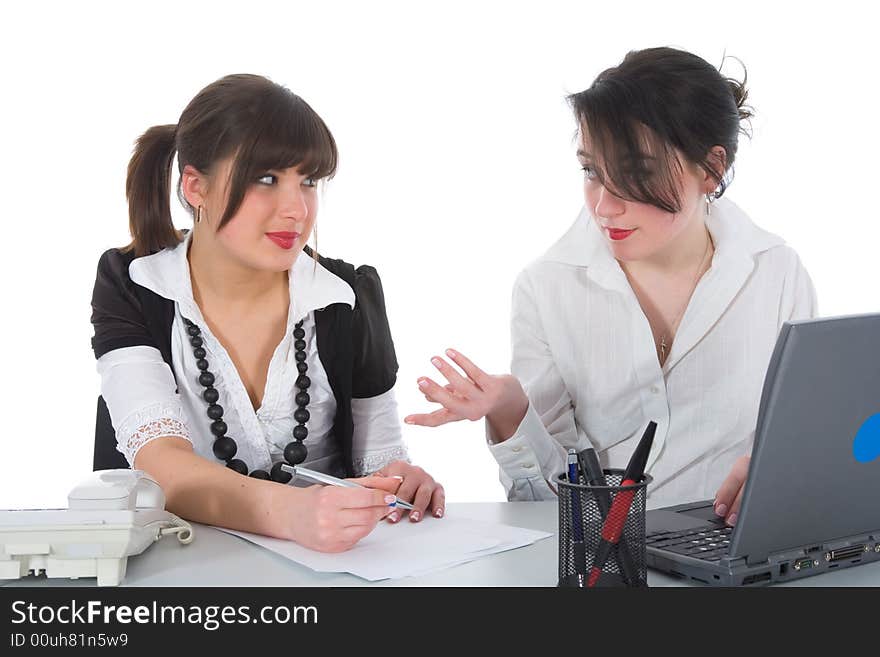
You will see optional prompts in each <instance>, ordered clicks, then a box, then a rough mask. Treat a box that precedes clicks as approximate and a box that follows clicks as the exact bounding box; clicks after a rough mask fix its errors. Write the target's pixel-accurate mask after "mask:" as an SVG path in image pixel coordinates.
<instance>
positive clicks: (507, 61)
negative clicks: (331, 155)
mask: <svg viewBox="0 0 880 657" xmlns="http://www.w3.org/2000/svg"><path fill="white" fill-rule="evenodd" d="M427 4H428V3H418V2H401V3H382V2H367V3H357V4H356V3H351V4H343V3H334V2H309V3H299V2H284V3H274V2H254V3H250V2H247V3H246V2H238V3H221V2H211V3H181V2H173V3H171V2H150V3H141V4H140V5H138V4H135V3H94V2H93V3H88V2H76V3H60V2H41V3H39V4H37V5H35V7H36V8H35V9H21V8H20V7H21V3H19V4H17V5H16V6H15V8H14V9H9V8H8V7H5V8H4V10H3V15H2V17H0V67H2V79H0V84H2V99H3V100H2V102H0V130H2V137H3V139H2V157H0V185H2V203H3V205H2V230H3V238H2V248H3V257H2V258H0V281H2V294H3V308H4V310H3V319H2V322H0V331H2V340H0V345H2V349H3V351H2V363H3V371H2V377H0V381H2V383H0V385H2V386H3V389H2V396H0V399H2V411H3V415H2V444H0V508H10V507H39V506H54V505H58V504H64V503H65V495H66V492H67V489H68V488H69V487H70V486H71V484H72V483H74V482H75V481H76V480H78V479H79V478H80V477H81V476H82V475H83V474H85V473H87V472H89V471H90V469H91V458H92V441H93V436H94V433H93V432H94V417H95V399H96V396H97V393H98V380H97V375H96V373H95V368H94V357H93V355H92V352H91V349H90V345H89V339H90V337H91V335H92V328H91V324H90V322H89V315H90V306H89V301H90V298H91V291H92V285H93V282H94V274H95V266H96V264H97V261H98V257H99V255H100V254H101V253H102V252H103V251H104V250H105V249H107V248H109V247H112V246H119V245H122V244H125V243H127V242H128V239H129V238H128V233H127V206H126V202H125V195H124V180H125V171H126V165H127V162H128V159H129V156H130V154H131V147H132V144H133V142H134V140H135V139H136V138H137V137H138V136H139V135H140V134H141V133H142V132H143V131H144V130H146V129H147V128H148V127H150V126H152V125H157V124H163V123H175V122H176V121H177V118H178V117H179V115H180V112H181V111H182V110H183V108H184V106H185V105H186V104H187V102H188V101H189V100H190V99H191V98H192V97H193V96H194V95H195V94H196V93H197V92H198V91H199V90H200V89H201V88H202V87H204V86H205V85H207V84H208V83H210V82H212V81H213V80H215V79H217V78H219V77H221V76H223V75H226V74H228V73H238V72H251V73H259V74H263V75H266V76H268V77H270V78H271V79H272V80H274V81H276V82H278V83H281V84H283V85H285V86H287V87H289V88H290V89H291V90H293V91H294V92H295V93H297V94H299V95H301V96H302V97H304V98H305V99H306V100H307V101H308V102H309V103H310V104H311V105H312V106H313V107H314V108H315V109H316V110H317V111H318V113H319V114H320V115H321V116H322V117H323V118H324V119H325V121H326V122H327V124H328V125H329V126H330V129H331V130H332V131H333V133H334V135H335V137H336V139H337V141H338V144H339V147H340V153H341V164H340V168H339V173H338V176H337V177H336V179H335V180H334V181H333V182H332V183H331V184H330V185H329V186H328V188H327V189H326V192H325V195H324V201H323V205H322V208H321V212H320V215H319V220H318V225H319V248H320V251H321V252H322V253H325V254H327V255H331V256H333V257H342V258H345V259H346V260H348V261H350V262H354V263H356V264H360V263H369V264H373V265H375V266H377V267H378V269H379V271H380V273H381V275H382V278H383V281H384V285H385V294H386V298H387V302H388V311H389V316H390V320H391V327H392V330H393V332H394V336H395V341H396V346H397V353H398V358H399V360H400V364H401V368H400V375H399V382H398V386H397V394H398V398H399V401H400V406H401V417H402V416H403V415H404V414H407V413H410V412H418V411H421V410H423V409H427V408H428V404H427V403H426V402H425V401H424V400H423V399H422V397H421V395H420V394H419V393H418V391H417V387H416V384H415V380H416V377H417V376H419V375H422V374H430V375H432V376H433V372H434V370H433V368H432V367H431V365H430V363H429V358H430V357H431V356H432V355H434V354H437V353H442V350H443V349H444V348H446V347H449V346H452V347H455V348H458V349H460V350H461V351H462V352H464V353H465V354H468V355H471V356H472V357H473V358H474V359H475V360H476V361H477V362H478V363H479V364H481V365H482V366H483V367H484V369H487V370H489V371H492V372H496V373H501V372H504V371H507V369H508V364H509V334H508V313H509V300H510V290H511V286H512V283H513V280H514V277H515V275H516V273H517V272H518V271H519V270H520V269H522V268H523V267H524V266H525V265H526V264H528V263H529V262H530V261H531V260H532V259H534V258H535V257H537V256H538V255H540V253H542V252H543V251H544V250H545V249H546V248H547V247H548V246H549V245H550V244H551V243H552V242H554V241H555V240H556V239H557V238H558V236H559V235H561V234H562V233H563V232H564V230H565V229H566V228H567V227H568V226H569V224H570V223H571V222H572V220H573V219H574V217H575V215H576V214H577V212H578V210H579V208H580V206H581V204H582V197H581V175H580V171H579V169H578V166H577V162H576V159H575V156H574V142H573V135H574V129H575V124H574V121H573V119H572V117H571V114H570V111H569V109H568V107H567V105H566V103H565V101H564V97H565V96H566V94H568V93H570V92H575V91H579V90H581V89H583V88H585V87H587V86H589V84H590V83H591V81H592V80H593V78H594V77H595V76H596V74H597V73H599V72H600V71H601V70H603V69H605V68H607V67H609V66H612V65H614V64H616V63H618V62H619V61H620V59H621V58H622V57H623V56H624V54H625V53H626V52H627V51H628V50H630V49H636V48H644V47H649V46H654V45H672V46H677V47H681V48H685V49H688V50H692V51H693V52H696V53H697V54H699V55H701V56H703V57H704V58H706V59H707V60H708V61H710V62H712V63H715V64H716V65H717V64H720V63H721V61H722V56H723V55H724V53H725V52H726V53H727V54H730V55H735V56H737V57H739V58H740V59H741V60H743V62H745V64H746V66H747V67H748V74H749V77H748V80H749V88H750V99H751V102H752V103H753V105H754V107H755V108H756V110H757V117H756V119H755V120H754V122H753V126H754V138H753V140H752V141H751V142H749V141H743V142H742V143H741V150H740V153H739V156H738V165H739V166H738V167H737V175H736V181H735V183H734V184H733V186H732V187H731V188H730V190H729V192H728V193H729V196H730V198H732V199H733V200H735V201H736V202H737V203H739V204H740V205H741V206H742V207H743V208H744V209H746V210H747V211H748V212H750V213H751V214H752V216H753V217H754V218H755V220H756V221H757V222H758V223H759V224H760V225H762V226H763V227H765V228H767V229H768V230H771V231H773V232H776V233H778V234H781V235H782V236H783V237H785V238H786V240H787V241H788V242H789V243H790V244H791V245H792V246H793V247H794V248H795V249H796V250H797V251H798V252H799V253H800V255H801V258H802V260H803V262H804V264H805V265H806V267H807V269H808V270H809V272H810V273H811V275H812V277H813V280H814V282H815V285H816V288H817V290H818V295H819V303H820V310H821V313H822V314H823V315H834V314H844V313H858V312H868V311H878V310H880V290H878V286H877V275H876V265H875V261H876V252H877V248H878V240H880V225H878V218H880V217H878V212H877V208H876V205H875V204H874V203H873V198H874V194H875V193H876V189H877V169H876V161H877V154H878V152H880V140H878V137H877V130H876V122H877V104H876V86H877V78H878V76H877V64H878V59H880V58H878V56H877V54H876V34H875V32H874V30H875V28H876V25H877V15H876V11H875V10H870V11H873V12H874V15H870V16H869V15H867V14H866V13H865V12H866V11H869V10H866V9H863V7H866V6H869V3H847V2H835V3H833V4H828V3H822V4H810V3H806V4H805V3H797V4H795V3H791V4H790V5H788V4H786V5H785V6H784V7H779V6H778V4H779V3H771V2H743V1H741V0H740V1H738V2H727V3H725V2H699V3H686V2H646V3H634V2H629V3H625V5H626V6H624V7H621V6H620V5H621V3H593V2H587V1H585V0H581V1H579V2H572V3H556V2H549V1H543V2H529V3H512V2H504V3H490V2H470V3H459V2H444V3H430V4H431V6H430V7H428V6H423V5H427ZM723 70H724V72H726V73H729V74H731V75H735V76H739V75H741V69H740V67H739V66H738V64H737V63H736V62H735V61H728V63H727V64H726V65H725V68H724V69H723ZM174 207H175V217H176V221H177V224H178V226H180V227H185V226H188V225H189V223H190V220H189V218H188V215H185V214H184V213H183V212H182V210H181V209H180V208H179V206H177V204H176V202H175V204H174ZM404 432H405V436H406V438H407V441H408V443H409V446H410V452H411V455H412V457H413V460H414V461H415V462H416V463H418V464H421V465H424V466H425V467H426V468H427V469H428V470H429V471H430V472H432V473H433V474H434V475H435V477H436V478H437V479H438V480H440V481H442V482H443V483H444V484H445V485H446V489H447V496H448V499H449V501H454V502H458V501H489V500H502V499H504V493H503V491H502V489H501V486H500V484H499V483H498V481H497V471H496V468H495V465H494V460H493V459H492V458H491V456H490V455H489V453H488V450H487V449H486V447H485V444H484V439H483V429H482V424H481V423H468V422H465V423H458V424H455V425H451V426H448V427H444V428H440V429H433V430H432V429H424V428H419V427H407V426H405V427H404Z"/></svg>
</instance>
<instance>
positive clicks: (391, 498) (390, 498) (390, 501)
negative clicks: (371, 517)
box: [385, 495, 397, 504]
mask: <svg viewBox="0 0 880 657" xmlns="http://www.w3.org/2000/svg"><path fill="white" fill-rule="evenodd" d="M385 504H397V498H396V497H395V496H394V495H386V496H385Z"/></svg>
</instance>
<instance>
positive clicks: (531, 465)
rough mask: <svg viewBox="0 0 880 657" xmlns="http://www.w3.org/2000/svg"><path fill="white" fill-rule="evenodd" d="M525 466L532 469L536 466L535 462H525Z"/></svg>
mask: <svg viewBox="0 0 880 657" xmlns="http://www.w3.org/2000/svg"><path fill="white" fill-rule="evenodd" d="M523 467H524V468H525V469H526V470H530V469H531V468H534V467H535V464H534V463H523Z"/></svg>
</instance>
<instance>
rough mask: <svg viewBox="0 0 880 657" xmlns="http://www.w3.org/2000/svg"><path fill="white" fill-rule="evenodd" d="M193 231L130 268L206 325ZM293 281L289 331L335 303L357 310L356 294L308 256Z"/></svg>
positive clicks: (143, 283)
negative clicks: (196, 284)
mask: <svg viewBox="0 0 880 657" xmlns="http://www.w3.org/2000/svg"><path fill="white" fill-rule="evenodd" d="M191 239H192V231H187V232H186V235H185V237H184V239H183V241H182V242H181V243H180V244H178V245H177V246H174V247H169V248H166V249H162V250H161V251H159V252H158V253H154V254H152V255H148V256H143V257H141V258H135V259H134V260H133V261H132V263H131V265H129V268H128V273H129V276H130V278H131V280H132V281H134V282H135V283H137V284H138V285H141V286H143V287H145V288H147V289H149V290H152V291H153V292H155V293H156V294H158V295H159V296H161V297H164V298H166V299H170V300H171V301H175V302H177V304H178V305H179V306H180V310H181V313H183V314H184V316H186V317H188V318H190V319H192V320H193V321H194V322H201V323H204V318H203V317H202V313H201V311H200V310H199V307H198V305H197V304H196V302H195V299H194V298H193V292H192V280H191V279H190V274H189V260H188V259H187V252H188V251H189V244H190V240H191ZM288 276H289V281H290V286H289V287H290V311H289V312H288V321H287V323H288V329H290V328H292V327H293V325H294V324H296V323H297V322H298V321H299V320H300V319H302V318H303V317H305V316H306V315H307V314H308V313H309V312H311V311H313V310H323V309H324V308H326V307H327V306H329V305H331V304H334V303H347V304H348V305H349V306H351V307H352V308H354V305H355V295H354V290H352V288H351V286H350V285H349V284H348V283H346V282H345V281H344V280H342V279H341V278H339V277H338V276H337V275H336V274H334V273H332V272H331V271H329V270H328V269H326V268H325V267H324V266H322V265H321V264H319V263H317V262H315V261H314V260H313V259H312V258H310V257H309V256H308V255H304V254H300V256H299V257H297V259H296V260H295V261H294V263H293V266H292V267H291V268H290V270H288Z"/></svg>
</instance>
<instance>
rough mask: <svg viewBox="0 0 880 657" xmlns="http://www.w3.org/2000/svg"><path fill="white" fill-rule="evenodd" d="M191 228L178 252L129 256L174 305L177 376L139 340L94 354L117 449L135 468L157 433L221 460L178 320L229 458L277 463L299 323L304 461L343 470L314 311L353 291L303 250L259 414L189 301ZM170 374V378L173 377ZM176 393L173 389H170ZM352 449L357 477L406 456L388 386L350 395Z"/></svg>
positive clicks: (286, 429) (289, 419)
mask: <svg viewBox="0 0 880 657" xmlns="http://www.w3.org/2000/svg"><path fill="white" fill-rule="evenodd" d="M191 235H192V233H188V234H187V236H186V238H185V239H184V241H183V242H181V243H180V244H179V245H177V246H176V247H174V248H168V249H164V250H163V251H160V252H159V253H156V254H153V255H150V256H145V257H142V258H137V259H135V260H134V261H133V262H132V263H131V266H130V267H129V275H130V277H131V280H132V281H134V282H135V283H137V284H138V285H141V286H143V287H146V288H148V289H150V290H152V291H153V292H155V293H156V294H158V295H160V296H162V297H165V298H166V299H171V300H172V301H174V320H173V323H172V329H171V334H172V335H171V355H172V362H173V366H174V376H172V373H171V369H170V368H169V367H168V364H167V363H166V362H165V361H164V360H163V359H162V355H161V354H160V352H159V350H158V349H155V348H153V347H145V346H136V347H124V348H120V349H114V350H113V351H110V352H108V353H106V354H104V355H103V356H101V358H99V359H98V362H97V368H98V373H99V374H100V376H101V395H102V396H103V397H104V400H105V401H106V403H107V408H108V410H109V412H110V418H111V420H112V422H113V426H114V427H115V428H116V439H117V443H118V446H117V449H118V450H119V451H120V452H121V453H122V454H123V455H124V456H125V458H126V459H127V460H128V462H129V463H130V464H132V465H134V460H135V457H136V455H137V452H138V450H139V449H140V448H141V447H143V446H144V445H145V444H147V443H148V442H150V441H151V440H156V439H157V438H161V437H163V436H181V437H183V438H185V439H186V440H189V441H190V442H191V443H192V445H193V450H194V451H195V453H196V454H199V455H200V456H203V457H205V458H207V459H211V460H217V459H216V457H215V456H214V453H213V451H212V445H213V442H214V436H213V434H212V433H211V430H210V425H211V420H210V419H209V418H208V416H207V413H206V411H207V407H208V404H207V402H205V400H204V399H203V398H202V392H203V391H204V387H203V386H202V385H201V384H200V383H199V382H198V377H199V374H200V373H201V372H200V370H198V368H197V367H196V359H195V357H194V356H193V348H192V346H191V345H190V342H189V335H188V334H187V332H186V328H187V327H186V325H185V324H184V322H183V317H186V318H187V319H189V320H191V321H192V322H194V323H195V324H197V325H198V326H199V328H201V331H202V333H201V335H202V338H203V340H204V344H203V348H204V349H205V351H206V352H207V356H206V359H207V361H208V363H209V367H208V370H209V371H210V372H211V373H212V374H214V376H215V383H214V387H215V388H217V390H218V391H219V392H220V399H219V401H218V402H217V403H218V404H220V405H221V406H222V407H223V421H224V422H225V423H226V424H227V426H228V431H227V435H228V436H230V437H232V438H233V439H234V440H235V442H236V443H237V445H238V452H237V453H236V456H235V458H239V459H242V460H243V461H244V462H245V463H246V464H247V466H248V469H249V470H255V469H258V468H259V469H263V470H267V471H268V470H269V469H270V468H271V466H272V463H274V462H276V461H279V460H282V459H283V451H284V447H285V446H286V445H287V444H288V443H289V442H290V441H291V440H293V428H294V427H295V426H296V425H297V422H296V421H295V420H294V418H293V414H294V412H295V411H296V409H297V405H296V403H295V402H294V397H295V396H296V393H297V392H298V391H299V389H298V388H297V387H296V385H295V382H296V379H297V377H298V376H299V371H298V370H297V367H296V360H295V359H294V348H293V330H294V328H295V325H296V324H297V322H299V321H300V320H303V326H302V328H303V330H304V331H305V334H306V335H305V338H304V339H305V341H306V354H307V357H306V363H307V364H308V366H309V369H308V377H309V379H311V386H310V387H309V389H308V393H309V396H310V397H311V401H310V402H309V405H308V411H309V414H310V418H309V421H308V422H307V424H306V426H307V428H308V430H309V435H308V437H307V438H306V439H305V443H304V444H305V445H306V446H307V447H308V458H307V460H306V462H305V463H304V464H303V465H307V466H308V467H310V468H312V469H315V470H320V471H322V472H328V473H332V474H335V475H343V474H344V467H343V463H342V453H341V450H340V446H339V445H338V444H337V442H336V441H335V440H334V439H333V437H332V430H333V420H334V417H335V414H336V399H335V397H334V395H333V391H332V389H331V387H330V383H329V381H328V378H327V373H326V371H325V370H324V366H323V365H322V363H321V359H320V358H319V355H318V350H317V348H316V342H315V315H314V311H315V310H321V309H323V308H324V307H326V306H328V305H330V304H333V303H347V304H349V305H350V306H352V307H353V306H354V304H355V295H354V291H353V290H352V289H351V287H350V286H349V285H348V283H346V282H345V281H344V280H342V279H341V278H339V277H338V276H336V275H335V274H333V273H331V272H330V271H328V270H327V269H326V268H324V267H322V266H321V265H320V264H318V263H316V262H315V261H314V260H313V259H311V258H309V257H308V256H306V255H305V254H301V255H300V257H298V258H297V259H296V261H295V263H294V265H293V267H292V268H291V269H290V272H289V276H290V309H289V311H288V317H287V330H286V332H285V334H284V337H283V339H282V340H281V342H280V343H279V344H278V346H277V347H276V348H275V351H274V353H273V354H272V359H271V360H270V362H269V371H268V375H267V379H266V387H265V391H264V394H263V398H262V399H263V401H262V404H261V406H260V408H259V409H257V410H256V411H255V410H254V408H253V405H252V404H251V400H250V397H249V396H248V394H247V390H246V389H245V386H244V384H243V382H242V381H241V378H240V377H239V376H238V372H237V370H236V368H235V364H234V363H233V362H232V359H231V358H230V357H229V354H228V353H227V352H226V349H224V347H223V345H222V344H220V342H219V340H217V338H216V337H215V336H214V335H213V334H212V333H211V330H210V328H208V326H207V323H206V322H205V321H204V319H203V317H202V314H201V311H200V310H199V307H198V305H197V304H196V303H195V301H194V299H193V293H192V285H191V280H190V274H189V263H188V260H187V249H188V247H189V241H190V239H191ZM175 377H176V382H175ZM175 389H177V392H175ZM351 411H352V419H353V423H354V434H353V436H352V455H353V464H354V470H355V474H357V475H361V474H368V473H371V472H375V471H376V470H378V469H380V468H381V467H382V466H384V465H385V464H387V463H389V462H391V461H395V460H408V456H407V451H406V447H405V445H404V443H403V439H402V435H401V427H400V421H399V416H398V412H397V402H396V400H395V397H394V389H393V388H392V389H391V390H389V391H388V392H386V393H384V394H381V395H378V396H376V397H372V398H369V399H352V401H351Z"/></svg>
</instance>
